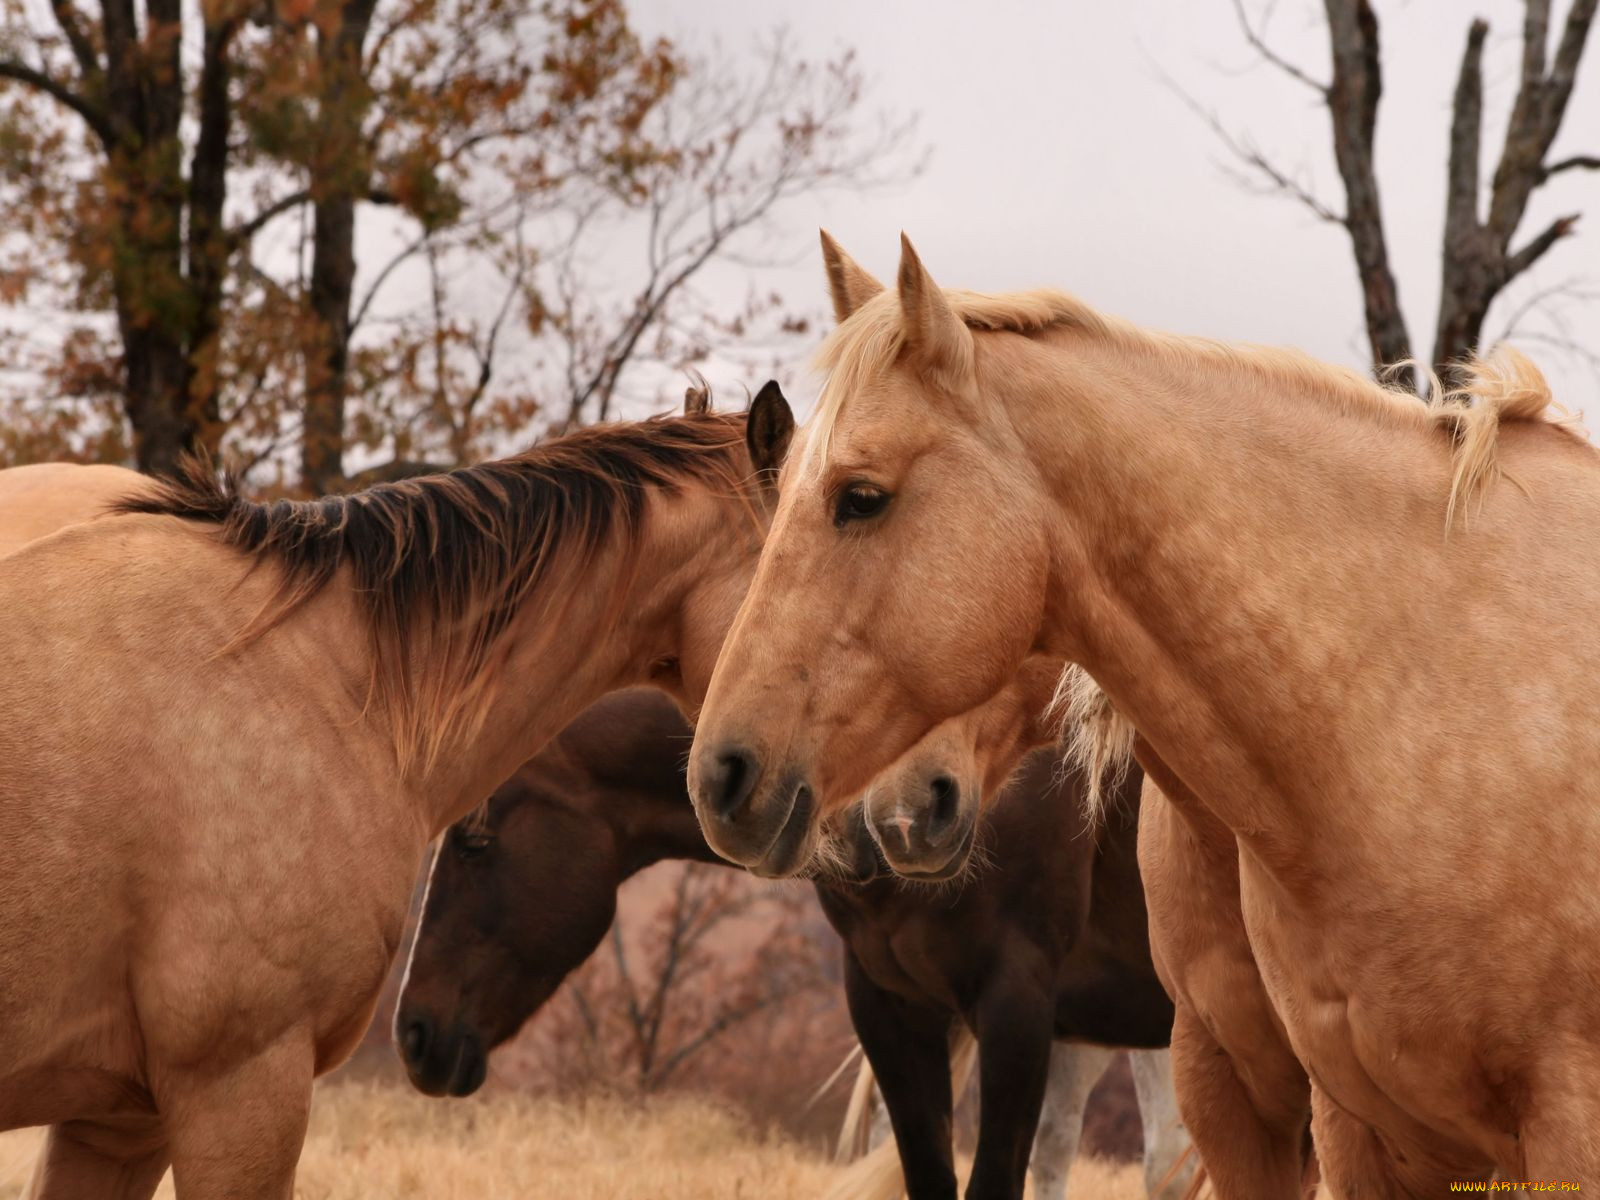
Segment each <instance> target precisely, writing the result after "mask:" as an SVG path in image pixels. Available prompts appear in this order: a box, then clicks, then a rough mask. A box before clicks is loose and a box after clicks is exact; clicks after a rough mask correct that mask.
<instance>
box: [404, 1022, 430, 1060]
mask: <svg viewBox="0 0 1600 1200" xmlns="http://www.w3.org/2000/svg"><path fill="white" fill-rule="evenodd" d="M430 1040H431V1039H430V1037H429V1030H428V1022H427V1021H426V1020H424V1019H422V1018H421V1017H417V1018H413V1019H412V1020H410V1021H407V1022H406V1023H405V1026H404V1027H403V1028H402V1029H401V1031H400V1053H401V1055H402V1057H404V1059H405V1060H406V1062H408V1063H410V1064H412V1065H413V1066H415V1065H416V1064H417V1063H419V1062H421V1061H422V1059H423V1056H424V1055H426V1054H427V1053H428V1042H429V1041H430Z"/></svg>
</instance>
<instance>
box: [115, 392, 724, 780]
mask: <svg viewBox="0 0 1600 1200" xmlns="http://www.w3.org/2000/svg"><path fill="white" fill-rule="evenodd" d="M744 431H745V416H744V414H742V413H741V414H720V413H705V414H699V415H693V416H681V417H658V418H652V419H651V420H648V421H641V422H637V423H627V424H615V425H602V426H595V427H592V428H588V429H580V430H578V431H576V432H574V433H572V434H569V435H567V436H566V437H563V438H559V439H556V440H553V441H550V442H547V443H545V444H543V445H539V446H535V447H534V448H533V449H531V450H528V451H526V452H524V453H522V454H518V455H514V456H513V457H510V458H504V459H498V460H496V461H493V462H487V463H483V464H480V465H478V466H474V467H463V468H461V469H459V470H455V471H451V472H449V473H448V474H444V475H430V476H422V477H420V478H416V479H407V480H403V481H400V482H397V483H386V484H379V485H377V486H375V487H371V488H368V489H366V490H365V491H360V492H356V493H353V494H351V495H347V496H328V497H324V498H322V499H320V500H304V501H298V500H278V501H274V502H272V503H266V504H262V503H255V502H253V501H250V500H247V499H245V498H244V497H242V496H241V495H240V494H239V491H238V488H237V486H236V483H235V481H234V479H233V478H232V477H231V476H230V475H223V476H222V477H220V478H219V477H218V476H217V475H216V474H215V473H214V472H213V471H212V470H211V469H210V468H209V467H208V466H206V465H204V464H201V463H198V462H191V463H189V464H186V467H185V470H184V472H183V475H182V477H181V478H179V479H177V480H172V481H164V482H163V483H162V484H161V485H160V488H159V490H158V491H157V492H156V493H155V494H154V495H152V496H149V497H145V498H140V499H132V500H128V501H125V502H123V503H121V504H119V505H118V506H117V508H118V511H121V512H124V513H157V514H166V515H171V516H177V517H187V518H191V519H195V520H202V521H210V522H214V523H216V524H217V525H219V526H220V532H221V536H222V540H223V541H224V542H226V543H227V544H228V545H230V546H233V547H235V548H237V549H238V550H240V551H241V552H243V553H245V554H247V555H250V556H252V557H253V558H255V559H257V560H270V561H272V562H275V563H277V564H278V566H279V567H280V568H281V569H282V571H283V572H284V578H283V584H282V587H281V588H280V590H279V593H278V602H277V603H276V604H274V605H273V606H272V608H271V609H270V611H269V612H268V613H266V614H263V616H262V617H261V618H260V619H259V620H257V621H256V622H253V623H252V625H251V627H250V628H249V629H248V630H246V631H245V633H244V636H245V637H251V636H255V635H256V634H259V633H261V632H263V631H264V630H265V629H267V628H270V627H271V626H272V625H273V624H276V623H277V622H278V621H280V620H282V619H283V618H284V617H285V616H287V615H288V614H290V613H291V612H293V611H294V610H295V609H296V608H298V607H299V606H300V605H301V604H303V603H305V602H306V601H307V600H309V599H311V598H312V597H313V596H315V595H316V594H317V593H319V592H320V591H321V590H322V589H323V588H324V587H326V586H327V584H328V583H329V581H330V580H332V579H333V578H334V576H335V575H336V574H337V573H338V572H339V571H340V570H342V569H348V570H349V571H350V572H351V575H352V584H353V586H354V589H355V593H356V595H357V596H358V597H359V603H360V604H361V606H362V607H363V609H364V611H365V614H366V617H367V622H368V627H369V632H370V634H371V637H372V649H373V654H374V664H373V682H374V684H375V686H376V689H377V691H378V692H379V694H380V695H381V696H382V698H383V699H384V700H386V701H387V702H388V703H389V705H390V708H391V713H392V714H393V715H394V717H395V718H396V719H397V731H398V732H400V734H401V742H402V751H403V752H404V751H405V750H407V749H409V750H411V751H413V752H414V751H416V750H417V749H419V748H425V751H426V754H427V757H428V758H429V759H431V758H432V756H433V754H434V753H436V752H437V751H438V749H439V748H440V743H441V742H442V741H443V739H444V737H445V735H446V733H447V731H448V730H449V728H450V727H451V726H452V725H454V724H455V723H456V722H457V721H458V719H459V718H461V717H462V716H463V714H475V713H476V710H478V709H479V708H480V707H481V705H480V704H479V703H478V701H479V700H480V699H486V698H487V697H483V696H480V694H479V693H480V692H481V691H482V689H483V686H484V684H485V683H486V680H485V679H484V676H485V675H486V674H488V673H489V672H487V671H486V668H487V667H488V666H489V665H490V664H491V662H492V661H493V658H494V649H495V645H496V642H497V640H498V639H499V635H500V634H501V633H503V632H504V631H505V629H506V626H507V625H508V624H509V623H510V621H511V619H512V617H513V615H514V614H515V613H516V612H517V611H518V609H519V608H520V607H521V606H522V605H523V604H524V603H525V602H527V601H528V600H530V599H532V598H534V597H535V596H536V594H537V593H538V592H539V591H540V590H541V587H544V586H546V585H553V584H555V583H557V582H560V581H565V580H570V579H571V578H572V577H573V575H574V573H576V572H581V571H582V570H583V569H584V568H585V567H586V566H587V565H588V564H589V563H590V562H591V561H592V560H593V558H594V555H595V553H596V552H597V551H598V550H599V549H600V548H601V547H602V546H604V545H606V544H607V543H608V541H609V540H610V539H612V538H613V537H621V538H632V537H634V536H635V535H636V534H637V532H638V530H639V528H640V525H641V521H642V518H643V516H644V511H645V504H646V498H647V495H648V493H649V492H651V491H652V490H662V491H675V490H677V489H679V488H680V487H682V486H684V485H687V484H699V485H703V486H710V487H714V488H723V489H726V491H727V494H728V495H729V496H730V497H736V496H739V495H741V494H742V489H743V487H744V485H745V483H746V481H747V479H748V477H749V475H750V463H749V458H748V455H747V452H746V450H745V442H744ZM558 568H560V569H559V571H558ZM552 590H554V589H553V588H552ZM419 643H420V644H423V645H425V646H427V647H428V648H429V649H432V650H434V651H436V652H437V653H439V654H440V655H441V656H442V659H443V663H444V670H443V671H442V672H440V677H439V680H438V688H437V693H436V694H435V689H432V688H430V694H429V695H428V696H427V697H423V696H418V695H416V694H415V688H414V687H413V682H412V681H411V680H410V678H409V674H410V672H409V670H408V663H409V662H410V661H411V659H412V657H413V650H414V647H415V646H416V645H418V644H419ZM418 717H420V718H421V719H422V724H421V727H418V726H417V724H416V718H418ZM475 720H476V716H475V715H474V716H473V717H472V718H471V719H470V720H469V721H468V724H474V723H475ZM460 732H467V730H461V731H460Z"/></svg>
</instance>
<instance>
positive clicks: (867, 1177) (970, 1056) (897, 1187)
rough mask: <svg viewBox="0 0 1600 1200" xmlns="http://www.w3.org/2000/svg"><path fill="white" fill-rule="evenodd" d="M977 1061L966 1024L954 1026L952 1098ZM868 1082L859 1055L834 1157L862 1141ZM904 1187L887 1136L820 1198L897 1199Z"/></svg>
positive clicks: (867, 1122)
mask: <svg viewBox="0 0 1600 1200" xmlns="http://www.w3.org/2000/svg"><path fill="white" fill-rule="evenodd" d="M846 1061H847V1062H848V1061H849V1060H848V1059H847V1060H846ZM977 1062H978V1042H977V1039H976V1038H974V1037H973V1036H972V1034H971V1033H969V1032H968V1031H967V1028H966V1026H964V1025H958V1026H956V1028H955V1030H954V1032H953V1033H952V1034H951V1036H950V1095H951V1097H952V1098H953V1099H956V1100H959V1099H960V1098H961V1094H962V1093H963V1092H964V1091H966V1088H967V1084H968V1083H969V1082H970V1081H971V1079H972V1072H973V1069H974V1068H975V1067H976V1066H977ZM872 1084H873V1078H872V1067H871V1066H870V1065H869V1064H868V1063H867V1062H866V1060H865V1059H864V1058H863V1060H862V1063H861V1070H860V1071H859V1072H858V1073H857V1075H856V1086H855V1089H854V1090H853V1091H852V1092H851V1094H850V1107H849V1108H848V1109H847V1110H846V1112H845V1118H844V1128H843V1129H842V1130H840V1133H839V1147H838V1153H837V1155H836V1156H835V1160H836V1161H841V1162H842V1161H844V1160H846V1159H848V1158H849V1157H850V1156H851V1154H852V1153H854V1152H855V1151H856V1148H857V1147H859V1146H861V1145H862V1144H863V1143H864V1142H865V1141H866V1137H867V1131H868V1129H869V1128H870V1126H871V1124H872V1117H871V1109H872V1105H871V1099H872ZM905 1190H906V1182H905V1177H904V1176H903V1175H902V1174H901V1172H900V1149H899V1147H898V1146H896V1145H895V1141H894V1138H892V1137H888V1138H885V1139H884V1140H883V1141H882V1142H881V1143H880V1144H879V1145H877V1146H874V1147H873V1148H872V1149H871V1150H870V1151H868V1152H867V1153H866V1154H865V1155H863V1156H862V1157H861V1158H859V1159H856V1161H855V1162H853V1163H851V1164H850V1166H849V1168H848V1169H847V1170H846V1171H845V1172H844V1174H843V1175H841V1176H840V1177H839V1179H838V1181H837V1182H836V1183H835V1184H834V1185H833V1186H832V1187H831V1188H829V1189H828V1192H827V1195H826V1196H825V1197H824V1200H900V1197H901V1196H903V1195H905Z"/></svg>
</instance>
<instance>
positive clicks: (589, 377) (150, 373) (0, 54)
mask: <svg viewBox="0 0 1600 1200" xmlns="http://www.w3.org/2000/svg"><path fill="white" fill-rule="evenodd" d="M135 2H136V0H108V3H107V4H106V5H104V6H101V7H98V8H91V7H90V6H88V5H86V4H81V0H61V3H58V4H54V5H52V6H50V7H49V8H48V9H46V8H41V6H37V5H30V4H27V3H25V0H0V28H3V29H4V32H5V34H6V47H7V51H0V219H3V226H0V227H3V228H5V229H6V230H7V231H8V232H7V235H6V236H5V237H4V238H3V239H0V303H4V304H6V305H8V306H9V308H10V311H11V320H10V323H9V331H8V335H7V337H8V343H9V344H8V347H7V348H8V349H10V350H11V351H12V353H11V356H10V360H9V361H10V362H11V363H12V364H13V368H14V371H13V375H12V376H11V377H10V378H8V379H7V380H5V381H4V382H3V383H0V422H3V423H4V424H5V425H6V426H8V427H9V429H10V432H8V433H7V434H6V435H5V438H4V440H3V441H0V455H3V458H0V461H4V462H18V461H24V460H27V459H31V458H39V457H77V458H100V459H111V460H115V461H120V460H122V459H125V458H127V457H128V453H129V449H130V445H131V448H132V450H133V452H134V455H135V456H136V457H137V459H138V461H139V463H140V464H141V465H142V466H145V467H147V468H151V469H170V467H171V465H172V463H173V462H174V461H175V460H176V456H177V454H178V452H179V451H180V450H181V449H182V448H183V447H184V446H186V445H191V444H195V445H199V446H201V447H203V448H205V449H207V450H215V449H217V448H218V446H220V445H224V444H225V445H226V447H227V449H228V450H229V452H230V454H231V455H232V456H234V457H235V458H237V459H239V460H241V461H242V462H243V464H244V465H245V467H246V468H256V469H259V470H262V471H265V472H269V473H270V475H271V476H275V477H276V478H275V479H274V480H273V481H274V482H277V483H279V484H284V483H288V482H292V481H294V480H295V479H296V478H298V481H299V483H300V485H301V486H302V487H303V488H305V489H306V490H310V491H322V490H327V489H330V488H335V487H339V486H344V484H345V481H346V474H347V459H353V460H357V461H358V462H360V463H365V464H372V465H374V466H377V468H378V470H379V473H383V471H384V470H385V469H386V468H384V467H383V466H382V465H381V464H382V460H384V459H385V458H387V459H389V460H390V461H392V462H394V463H409V462H412V461H415V460H418V459H426V460H429V461H434V462H460V461H463V460H465V459H468V458H471V457H475V456H477V455H480V454H482V453H483V452H485V451H486V450H488V449H500V448H503V447H504V445H505V443H506V442H507V441H508V440H511V439H518V440H522V439H526V438H527V437H529V436H530V435H531V434H532V433H535V432H538V431H541V430H542V429H544V428H547V427H549V426H551V425H559V426H563V427H565V426H570V425H572V424H576V423H581V422H583V421H586V420H591V419H594V418H596V417H603V416H607V415H610V414H611V412H612V409H613V406H614V403H615V400H616V398H617V397H618V395H619V384H620V381H621V379H622V378H623V376H624V374H625V373H626V372H628V371H630V370H631V369H632V368H633V367H634V365H635V364H636V363H637V362H638V361H639V360H641V359H644V358H646V357H652V358H655V359H657V360H659V361H661V362H664V363H670V364H673V365H680V364H682V363H685V362H689V361H692V360H694V359H695V358H697V357H699V356H701V355H703V354H704V353H705V352H706V349H705V348H706V346H707V339H708V338H709V337H711V336H715V335H717V334H718V333H719V332H722V331H725V330H726V329H727V328H728V327H729V324H730V322H731V323H732V324H734V325H736V326H737V327H738V328H739V330H740V332H753V329H751V328H750V326H749V322H750V320H751V319H752V317H753V316H754V315H762V316H771V317H772V318H773V319H772V320H771V322H770V324H771V325H772V326H774V327H776V328H778V329H784V328H788V329H793V328H794V327H795V324H796V322H795V320H794V319H793V318H792V317H788V316H787V315H784V314H779V313H777V312H776V309H777V307H778V306H776V305H774V304H771V303H770V302H766V301H763V302H762V303H760V304H752V305H751V306H750V311H749V312H747V313H745V314H736V315H735V316H734V317H732V318H729V317H727V316H726V315H722V316H717V317H713V314H711V312H710V311H709V308H708V306H707V305H706V304H705V302H704V301H703V300H700V299H699V298H698V297H695V296H693V295H691V294H690V289H689V286H688V285H689V284H690V282H691V281H692V280H693V279H694V277H695V276H696V275H697V274H698V273H699V272H700V271H701V270H703V269H704V268H705V267H706V266H707V265H708V264H712V263H714V262H715V261H716V260H717V259H718V258H719V257H722V256H725V255H726V254H727V253H729V251H730V250H731V249H732V248H733V246H734V244H735V243H736V242H738V243H739V246H740V248H741V249H742V250H744V251H745V252H748V251H749V250H750V249H752V248H754V246H755V245H757V244H758V243H753V242H752V241H751V240H750V239H751V238H752V237H753V236H755V235H757V234H758V229H759V227H760V226H761V225H762V224H763V222H765V221H766V220H767V219H768V218H769V217H770V216H771V214H772V213H773V212H774V211H775V210H776V209H777V208H778V207H780V206H781V205H782V204H783V203H785V202H786V201H788V200H790V199H792V198H794V197H795V196H797V195H801V194H804V193H806V192H808V191H812V190H815V189H817V188H821V187H830V186H843V187H870V186H874V185H876V184H878V183H882V182H887V181H892V180H894V179H896V178H902V177H904V176H905V174H906V173H907V172H908V171H910V170H914V169H915V163H914V162H913V161H911V160H910V159H908V158H907V157H906V155H905V154H904V153H903V151H904V150H905V148H906V139H907V135H908V128H907V127H906V126H904V125H896V124H892V123H880V124H879V125H878V126H877V127H876V128H875V129H874V128H870V127H865V126H863V125H862V124H861V123H860V121H859V108H860V105H861V102H862V96H863V79H862V76H861V73H860V71H859V69H858V68H857V67H856V66H855V64H854V62H853V60H852V59H851V58H850V57H849V56H848V55H846V56H844V57H842V58H841V59H839V60H838V61H836V62H833V63H807V62H805V61H803V60H801V59H800V58H798V56H797V55H795V54H794V53H793V51H792V49H791V48H790V47H789V45H788V43H787V42H786V41H784V40H783V39H781V38H779V39H776V40H774V41H773V42H771V43H770V44H769V45H768V46H765V47H762V48H761V50H760V53H759V54H758V55H757V56H755V57H754V58H753V59H751V60H750V64H751V65H749V66H748V67H747V66H745V65H744V64H743V61H742V59H740V58H729V59H727V60H724V59H722V58H715V59H710V58H699V57H692V56H690V55H687V54H685V53H683V52H681V51H680V50H679V49H678V48H677V47H674V46H672V45H670V44H668V43H666V42H664V41H653V42H652V41H647V40H644V39H642V38H640V37H639V36H638V35H637V34H636V33H635V32H634V30H633V28H632V27H631V25H630V23H629V19H628V12H627V9H626V7H625V5H624V4H623V3H622V2H621V0H254V2H253V3H250V4H246V3H245V2H244V0H224V2H223V3H220V4H205V5H201V6H199V7H198V8H190V7H187V6H183V5H179V4H177V3H176V0H143V10H142V12H139V13H135V11H134V3H135ZM80 5H81V6H80ZM180 34H181V35H182V38H181V39H180ZM180 40H184V41H188V42H190V43H191V44H193V45H196V46H199V47H201V53H200V54H199V55H198V56H195V55H179V53H178V47H179V44H180ZM184 114H189V115H190V116H192V118H193V121H192V128H186V127H185V126H184V122H183V121H182V120H181V118H182V117H183V115H184ZM358 231H359V235H360V236H359V237H358ZM633 231H642V235H641V236H640V237H639V238H636V239H634V240H636V241H637V242H638V243H639V251H640V257H641V258H642V259H643V260H644V261H645V264H646V265H645V269H644V271H643V272H642V274H639V275H638V276H637V279H636V280H635V279H633V278H627V277H628V275H629V274H630V273H629V271H628V270H627V269H626V268H624V267H622V266H621V263H620V261H619V260H618V259H617V257H616V255H615V254H614V253H613V252H611V251H610V249H609V247H611V246H612V245H613V244H615V243H617V242H618V241H619V239H620V236H621V235H624V234H627V235H630V236H631V234H632V232H633ZM740 239H744V240H743V241H740ZM619 277H620V278H624V279H625V280H626V281H625V282H623V283H621V284H620V285H618V286H609V287H608V286H606V284H605V283H604V282H602V280H607V279H614V278H619ZM416 297H421V298H422V302H421V303H415V302H413V301H414V298H416ZM513 357H514V358H515V360H516V361H515V363H514V364H513V365H512V366H510V367H508V365H507V361H508V359H511V358H513ZM114 394H120V398H121V401H122V405H121V407H122V409H123V411H124V413H125V414H126V416H127V418H128V420H129V423H130V425H131V429H130V430H129V431H127V432H120V431H116V430H114V429H112V428H111V427H112V426H115V425H116V424H117V421H116V420H115V419H114V416H113V412H112V409H111V407H110V405H109V400H110V398H111V396H112V395H114Z"/></svg>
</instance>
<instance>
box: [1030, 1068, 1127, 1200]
mask: <svg viewBox="0 0 1600 1200" xmlns="http://www.w3.org/2000/svg"><path fill="white" fill-rule="evenodd" d="M1112 1057H1113V1052H1112V1051H1110V1050H1107V1049H1106V1048H1105V1047H1103V1046H1087V1045H1084V1044H1082V1043H1079V1042H1056V1043H1054V1044H1053V1045H1052V1046H1051V1047H1050V1078H1049V1082H1048V1083H1047V1084H1046V1086H1045V1092H1044V1105H1043V1107H1042V1108H1041V1109H1040V1110H1039V1130H1038V1132H1037V1133H1035V1134H1034V1135H1033V1158H1032V1160H1031V1161H1030V1162H1029V1164H1028V1174H1030V1175H1032V1176H1033V1194H1034V1200H1067V1175H1068V1174H1069V1173H1070V1172H1071V1170H1072V1164H1073V1162H1074V1161H1076V1159H1077V1157H1078V1139H1079V1138H1080V1137H1081V1136H1082V1134H1083V1108H1084V1105H1085V1104H1087V1103H1088V1100H1089V1093H1090V1092H1092V1091H1094V1085H1095V1084H1096V1083H1097V1082H1099V1079H1100V1076H1102V1075H1104V1074H1105V1071H1106V1067H1107V1066H1108V1065H1109V1064H1110V1062H1111V1059H1112Z"/></svg>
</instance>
